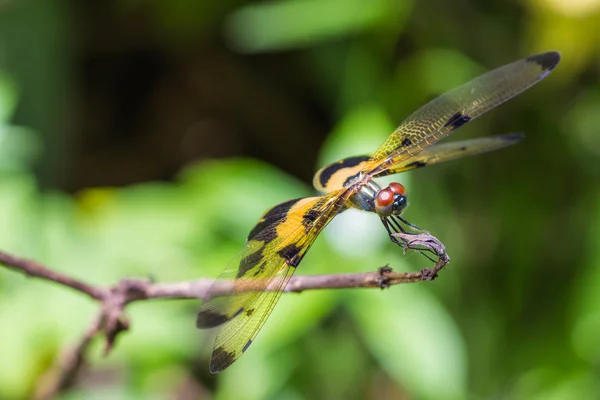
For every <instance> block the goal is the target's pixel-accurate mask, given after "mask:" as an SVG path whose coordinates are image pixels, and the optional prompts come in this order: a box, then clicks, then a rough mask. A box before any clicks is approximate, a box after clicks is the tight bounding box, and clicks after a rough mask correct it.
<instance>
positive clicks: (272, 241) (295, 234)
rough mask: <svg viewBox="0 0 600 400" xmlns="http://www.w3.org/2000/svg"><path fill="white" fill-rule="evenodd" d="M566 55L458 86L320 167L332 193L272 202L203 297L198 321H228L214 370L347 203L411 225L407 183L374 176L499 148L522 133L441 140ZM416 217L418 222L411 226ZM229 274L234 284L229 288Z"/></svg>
mask: <svg viewBox="0 0 600 400" xmlns="http://www.w3.org/2000/svg"><path fill="white" fill-rule="evenodd" d="M559 61H560V54H559V53H558V52H547V53H542V54H537V55H534V56H531V57H528V58H525V59H522V60H519V61H516V62H513V63H511V64H508V65H505V66H503V67H500V68H497V69H495V70H493V71H491V72H488V73H486V74H484V75H482V76H480V77H478V78H476V79H474V80H472V81H470V82H468V83H466V84H464V85H462V86H460V87H458V88H456V89H454V90H451V91H449V92H447V93H445V94H443V95H441V96H439V97H437V98H436V99H434V100H432V101H431V102H429V103H427V104H426V105H425V106H423V107H421V108H420V109H419V110H417V111H416V112H414V113H413V114H411V115H410V116H409V117H408V118H406V119H405V120H404V121H403V122H402V123H401V124H400V126H399V127H398V128H397V129H396V130H395V131H394V132H393V133H392V134H391V135H390V137H389V138H388V139H387V141H386V142H385V143H383V145H382V146H381V147H380V148H379V149H377V151H375V153H374V154H372V155H370V156H359V157H350V158H345V159H343V160H341V161H338V162H336V163H333V164H331V165H328V166H326V167H323V168H321V169H320V170H319V171H318V172H317V173H316V175H315V178H314V182H313V183H314V186H315V188H316V189H317V190H319V191H320V192H322V193H324V194H323V195H322V196H319V197H307V198H300V199H295V200H290V201H286V202H284V203H282V204H279V205H277V206H275V207H273V208H271V209H270V210H269V211H267V213H266V214H265V215H264V216H263V217H262V218H261V219H260V220H259V221H258V223H257V224H256V226H255V227H254V228H253V229H252V231H251V232H250V234H249V235H248V239H247V242H246V246H245V247H244V249H243V250H242V252H241V253H240V254H239V255H238V256H237V257H236V258H235V259H233V260H232V261H231V263H230V264H229V266H228V267H227V268H226V269H225V271H224V272H223V274H222V275H221V276H220V277H219V279H218V280H217V281H216V283H215V284H214V285H213V286H212V287H211V288H210V289H209V291H208V293H207V295H206V296H205V298H204V303H203V304H202V306H201V308H200V311H199V313H198V318H197V321H196V325H197V326H198V327H199V328H212V327H217V326H220V328H219V331H218V333H217V337H216V340H215V345H214V349H213V352H212V358H211V362H210V371H211V372H212V373H217V372H219V371H222V370H223V369H225V368H227V367H228V366H230V365H231V364H232V363H233V362H234V361H235V360H237V359H238V358H239V357H240V356H241V355H242V354H243V353H244V352H245V351H246V350H247V349H248V347H249V346H250V345H251V344H252V342H253V341H254V339H255V337H256V335H257V334H258V332H259V331H260V329H261V328H262V326H263V325H264V323H265V321H266V320H267V318H268V316H269V314H270V313H271V311H272V310H273V307H275V304H276V303H277V300H278V299H279V297H280V296H281V293H282V292H283V290H284V289H285V287H286V285H287V283H288V281H289V280H290V278H291V276H292V274H293V273H294V272H295V271H296V268H297V267H298V265H299V264H300V261H301V260H302V258H303V257H304V255H305V254H306V252H307V251H308V249H309V248H310V246H311V245H312V244H313V243H314V241H315V239H316V238H317V236H318V235H319V233H320V232H321V230H323V228H324V227H325V226H326V225H327V224H328V223H329V222H330V221H331V220H332V219H333V218H334V217H335V216H336V215H337V214H339V213H341V212H343V211H344V210H346V209H348V208H351V207H352V208H358V209H360V210H365V211H370V212H373V213H376V214H377V215H378V216H379V218H381V221H382V222H383V224H384V226H385V227H386V229H387V230H388V233H389V234H390V238H391V239H392V240H393V241H394V242H396V243H398V241H397V239H396V238H395V237H394V236H393V235H392V234H393V232H394V231H397V230H398V229H402V227H401V226H400V224H401V223H404V224H408V222H406V221H405V220H404V219H402V217H401V216H400V214H401V213H402V211H403V210H404V209H405V207H406V206H407V204H408V203H407V194H406V190H405V188H404V186H402V185H401V184H399V183H391V184H389V185H388V186H386V187H384V188H382V187H381V186H380V185H379V184H378V183H377V182H376V181H375V180H374V178H378V177H381V176H385V175H390V174H396V173H399V172H404V171H409V170H411V169H414V168H418V167H424V166H426V165H430V164H436V163H440V162H444V161H449V160H454V159H456V158H459V157H463V156H467V155H474V154H479V153H483V152H486V151H491V150H496V149H500V148H503V147H506V146H509V145H511V144H514V143H516V142H517V141H518V140H520V139H521V137H522V136H521V135H514V134H513V135H510V134H509V135H500V136H493V137H490V138H482V139H472V140H466V141H460V142H451V143H446V144H436V142H438V141H439V140H440V139H442V138H444V137H446V136H448V135H449V134H450V133H452V132H454V131H455V130H456V129H458V128H460V127H461V126H463V125H464V124H466V123H467V122H469V121H471V120H473V119H475V118H477V117H478V116H480V115H481V114H483V113H485V112H486V111H489V110H491V109H492V108H494V107H496V106H497V105H499V104H501V103H503V102H505V101H507V100H508V99H510V98H512V97H514V96H516V95H517V94H519V93H521V92H522V91H524V90H526V89H527V88H529V87H531V86H532V85H534V84H535V83H537V82H539V81H540V80H542V79H544V78H545V77H546V76H547V75H548V74H549V73H550V71H552V70H553V69H554V67H556V65H557V64H558V62H559ZM409 225H410V224H409ZM222 282H233V284H230V285H229V289H228V290H223V285H222Z"/></svg>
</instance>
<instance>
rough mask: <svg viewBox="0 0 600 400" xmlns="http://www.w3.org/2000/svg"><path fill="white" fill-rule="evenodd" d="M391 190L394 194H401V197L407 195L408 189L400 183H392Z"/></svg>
mask: <svg viewBox="0 0 600 400" xmlns="http://www.w3.org/2000/svg"><path fill="white" fill-rule="evenodd" d="M389 188H390V189H391V190H392V192H394V193H396V194H401V195H405V194H406V188H405V187H404V185H402V184H400V183H398V182H392V183H390V186H389Z"/></svg>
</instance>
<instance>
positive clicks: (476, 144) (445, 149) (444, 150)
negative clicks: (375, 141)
mask: <svg viewBox="0 0 600 400" xmlns="http://www.w3.org/2000/svg"><path fill="white" fill-rule="evenodd" d="M524 137H525V136H524V135H523V134H521V133H508V134H506V135H497V136H492V137H487V138H480V139H470V140H461V141H458V142H450V143H438V144H434V145H433V146H431V147H428V148H426V149H425V150H423V151H421V152H419V153H418V154H417V155H416V156H413V157H410V158H407V159H405V160H401V161H400V162H398V164H393V165H390V166H389V167H388V169H386V170H384V171H383V172H382V173H381V174H379V175H377V176H386V175H391V174H397V173H400V172H405V171H410V170H411V169H415V168H421V167H425V166H427V165H431V164H438V163H441V162H446V161H451V160H455V159H457V158H462V157H467V156H474V155H477V154H481V153H485V152H488V151H493V150H499V149H502V148H504V147H508V146H511V145H513V144H515V143H517V142H519V141H521V140H522V139H523V138H524Z"/></svg>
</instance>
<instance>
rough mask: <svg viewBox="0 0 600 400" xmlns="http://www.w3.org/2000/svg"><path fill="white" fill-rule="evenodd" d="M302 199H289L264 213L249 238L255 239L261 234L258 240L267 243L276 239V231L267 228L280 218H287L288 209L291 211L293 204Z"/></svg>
mask: <svg viewBox="0 0 600 400" xmlns="http://www.w3.org/2000/svg"><path fill="white" fill-rule="evenodd" d="M300 200H302V198H298V199H293V200H288V201H285V202H283V203H281V204H277V205H276V206H275V207H273V208H271V209H269V210H268V211H267V212H266V213H265V215H263V216H262V218H261V219H260V220H259V221H258V223H257V224H256V225H255V226H254V228H252V230H251V231H250V233H249V234H248V238H247V240H251V239H254V238H255V236H256V235H258V234H261V236H262V237H261V238H260V239H258V240H261V241H263V242H265V243H269V242H270V241H272V240H273V239H275V237H276V236H274V235H275V232H274V231H272V230H268V229H266V228H267V227H268V226H271V225H273V224H274V223H275V222H277V221H279V220H280V219H283V218H285V217H286V215H287V213H288V211H290V208H292V206H293V205H294V204H296V203H297V202H298V201H300Z"/></svg>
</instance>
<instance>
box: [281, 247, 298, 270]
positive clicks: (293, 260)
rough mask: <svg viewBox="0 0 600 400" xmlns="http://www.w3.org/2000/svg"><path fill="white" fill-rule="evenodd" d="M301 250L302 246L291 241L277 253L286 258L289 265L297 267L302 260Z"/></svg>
mask: <svg viewBox="0 0 600 400" xmlns="http://www.w3.org/2000/svg"><path fill="white" fill-rule="evenodd" d="M301 250H302V248H301V247H298V246H296V244H294V243H290V244H289V245H287V246H285V247H284V248H283V249H281V250H279V251H278V252H277V254H279V256H280V257H281V258H283V259H284V260H286V262H287V263H288V265H291V266H293V267H297V266H298V264H300V261H301V258H300V257H298V255H299V254H300V251H301Z"/></svg>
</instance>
